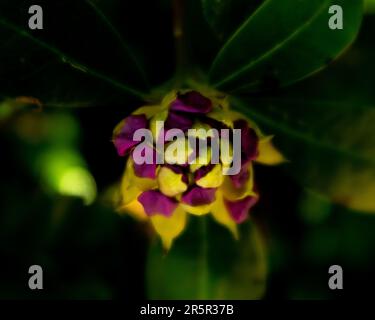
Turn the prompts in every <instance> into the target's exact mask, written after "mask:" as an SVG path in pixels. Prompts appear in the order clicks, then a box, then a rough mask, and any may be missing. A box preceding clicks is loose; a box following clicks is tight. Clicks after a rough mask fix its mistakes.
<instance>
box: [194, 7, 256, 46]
mask: <svg viewBox="0 0 375 320" xmlns="http://www.w3.org/2000/svg"><path fill="white" fill-rule="evenodd" d="M201 1H202V8H203V13H204V15H205V18H206V20H207V22H208V23H209V25H210V27H211V28H212V29H213V30H214V31H215V33H216V34H217V36H218V37H219V38H220V39H224V38H227V37H229V36H230V34H231V33H233V32H234V31H235V30H236V29H237V28H238V27H239V25H240V23H241V21H244V20H245V19H246V17H248V16H249V15H250V14H251V13H253V11H254V10H255V9H256V8H257V7H258V6H259V5H260V4H261V3H262V2H263V0H253V1H248V0H201Z"/></svg>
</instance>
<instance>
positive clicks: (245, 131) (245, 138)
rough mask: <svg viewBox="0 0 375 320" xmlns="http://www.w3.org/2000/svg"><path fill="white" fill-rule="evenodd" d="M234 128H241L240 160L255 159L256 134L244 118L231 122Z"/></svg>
mask: <svg viewBox="0 0 375 320" xmlns="http://www.w3.org/2000/svg"><path fill="white" fill-rule="evenodd" d="M233 127H234V129H241V149H242V154H241V157H242V159H241V160H242V162H247V161H248V160H255V159H256V158H257V156H258V140H259V139H258V136H257V134H256V132H255V130H254V129H253V128H250V127H249V125H248V123H247V121H246V120H237V121H235V122H234V123H233Z"/></svg>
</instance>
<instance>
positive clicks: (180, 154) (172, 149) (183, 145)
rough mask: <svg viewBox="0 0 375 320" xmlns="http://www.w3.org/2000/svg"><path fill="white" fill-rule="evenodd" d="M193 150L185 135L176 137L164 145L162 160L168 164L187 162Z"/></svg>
mask: <svg viewBox="0 0 375 320" xmlns="http://www.w3.org/2000/svg"><path fill="white" fill-rule="evenodd" d="M193 152H194V150H193V148H192V147H191V146H190V143H189V140H188V139H187V138H186V137H185V136H180V137H177V139H175V140H174V141H172V142H170V143H168V144H166V145H165V152H164V162H165V163H169V164H185V163H188V160H189V157H190V156H191V154H192V153H193Z"/></svg>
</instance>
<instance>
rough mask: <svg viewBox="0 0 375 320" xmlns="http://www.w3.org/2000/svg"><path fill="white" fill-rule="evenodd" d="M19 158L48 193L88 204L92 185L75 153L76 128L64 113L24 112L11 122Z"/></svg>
mask: <svg viewBox="0 0 375 320" xmlns="http://www.w3.org/2000/svg"><path fill="white" fill-rule="evenodd" d="M15 124H16V125H15V131H16V133H17V135H18V137H19V139H20V142H21V143H20V149H21V150H22V151H21V153H22V156H24V155H25V154H27V157H26V159H25V161H26V165H28V166H30V168H31V170H32V171H33V173H34V174H35V176H36V177H37V178H38V179H40V184H41V186H42V187H43V188H45V190H46V191H47V192H49V193H52V194H56V193H57V194H60V195H64V196H72V197H78V198H81V199H83V201H84V202H85V204H91V203H92V202H93V201H94V200H95V198H96V191H97V190H96V183H95V180H94V178H93V176H92V175H91V173H90V172H89V170H88V169H87V165H86V162H85V159H84V158H83V156H82V155H81V153H80V152H79V151H78V145H77V142H78V138H79V135H80V127H79V124H78V123H77V121H76V119H75V118H74V117H72V116H71V115H69V114H68V113H66V114H63V113H55V114H53V113H52V114H50V113H26V114H24V115H23V116H20V117H19V118H18V119H17V120H16V122H15Z"/></svg>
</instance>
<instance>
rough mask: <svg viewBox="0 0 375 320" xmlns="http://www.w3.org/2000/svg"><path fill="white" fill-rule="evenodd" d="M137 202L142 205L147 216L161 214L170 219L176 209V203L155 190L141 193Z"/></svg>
mask: <svg viewBox="0 0 375 320" xmlns="http://www.w3.org/2000/svg"><path fill="white" fill-rule="evenodd" d="M138 201H139V202H140V203H141V204H142V206H143V208H144V209H145V212H146V214H147V215H148V216H152V215H155V214H161V215H163V216H166V217H170V216H171V215H172V213H173V211H174V210H175V209H176V208H177V202H176V201H175V200H174V199H172V198H169V197H167V196H166V195H164V194H162V193H161V192H160V191H157V190H149V191H145V192H143V193H142V194H141V195H140V196H139V197H138Z"/></svg>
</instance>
